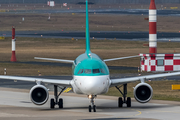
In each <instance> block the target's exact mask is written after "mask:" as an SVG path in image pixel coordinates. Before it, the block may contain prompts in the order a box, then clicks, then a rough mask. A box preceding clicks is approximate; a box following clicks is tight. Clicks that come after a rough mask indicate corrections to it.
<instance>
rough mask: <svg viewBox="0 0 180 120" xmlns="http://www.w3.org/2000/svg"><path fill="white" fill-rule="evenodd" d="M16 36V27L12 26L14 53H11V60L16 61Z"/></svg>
mask: <svg viewBox="0 0 180 120" xmlns="http://www.w3.org/2000/svg"><path fill="white" fill-rule="evenodd" d="M15 51H16V38H15V28H14V26H13V27H12V55H11V62H16V54H15Z"/></svg>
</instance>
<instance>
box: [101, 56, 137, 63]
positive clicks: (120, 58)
mask: <svg viewBox="0 0 180 120" xmlns="http://www.w3.org/2000/svg"><path fill="white" fill-rule="evenodd" d="M134 57H139V55H136V56H128V57H119V58H111V59H104V62H107V61H113V60H122V59H128V58H134Z"/></svg>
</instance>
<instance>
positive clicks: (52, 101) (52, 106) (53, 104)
mask: <svg viewBox="0 0 180 120" xmlns="http://www.w3.org/2000/svg"><path fill="white" fill-rule="evenodd" d="M54 106H55V102H54V99H51V106H50V107H51V108H52V109H53V108H54Z"/></svg>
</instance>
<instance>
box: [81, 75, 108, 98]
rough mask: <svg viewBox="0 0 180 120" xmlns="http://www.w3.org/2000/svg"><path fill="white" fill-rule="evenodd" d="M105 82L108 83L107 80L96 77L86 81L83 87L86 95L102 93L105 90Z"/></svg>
mask: <svg viewBox="0 0 180 120" xmlns="http://www.w3.org/2000/svg"><path fill="white" fill-rule="evenodd" d="M105 82H107V80H106V79H104V78H103V79H100V78H96V77H93V78H92V77H88V78H86V79H85V80H84V82H83V83H82V86H83V89H82V91H83V93H84V94H89V95H90V94H92V95H97V94H99V93H102V92H103V91H104V89H105V86H106V85H105V84H106V83H105Z"/></svg>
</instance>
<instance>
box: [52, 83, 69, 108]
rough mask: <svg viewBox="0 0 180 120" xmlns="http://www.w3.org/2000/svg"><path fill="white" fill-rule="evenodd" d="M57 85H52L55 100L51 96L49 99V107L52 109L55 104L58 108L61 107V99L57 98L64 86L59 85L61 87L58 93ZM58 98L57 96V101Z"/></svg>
mask: <svg viewBox="0 0 180 120" xmlns="http://www.w3.org/2000/svg"><path fill="white" fill-rule="evenodd" d="M58 87H59V86H57V85H54V97H55V100H54V99H53V98H52V99H51V103H50V107H51V108H52V109H53V108H54V107H55V105H58V106H59V108H63V99H62V98H59V96H60V95H61V93H62V92H63V91H64V90H65V89H66V87H63V88H61V87H59V88H60V89H61V91H60V92H59V94H58ZM58 98H59V102H58Z"/></svg>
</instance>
